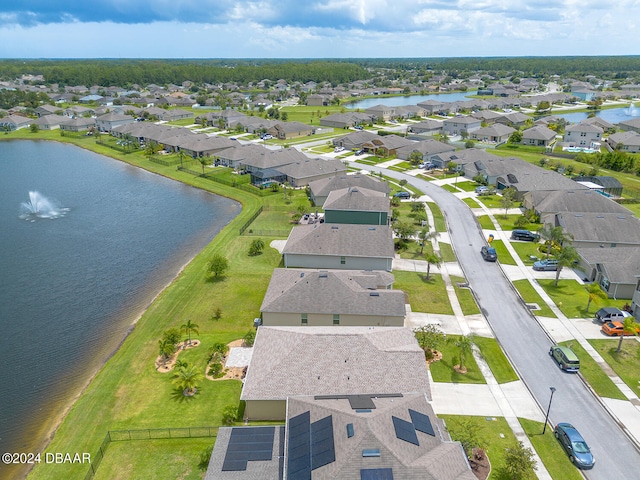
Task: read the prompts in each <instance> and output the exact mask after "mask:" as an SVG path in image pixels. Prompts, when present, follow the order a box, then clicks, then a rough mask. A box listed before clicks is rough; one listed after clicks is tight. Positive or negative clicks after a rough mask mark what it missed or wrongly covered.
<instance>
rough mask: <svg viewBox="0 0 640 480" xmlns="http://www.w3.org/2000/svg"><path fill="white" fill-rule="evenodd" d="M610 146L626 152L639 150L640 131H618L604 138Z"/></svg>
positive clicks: (637, 151)
mask: <svg viewBox="0 0 640 480" xmlns="http://www.w3.org/2000/svg"><path fill="white" fill-rule="evenodd" d="M604 141H605V142H607V143H608V144H609V145H610V146H611V148H613V149H614V150H620V151H622V152H626V153H639V152H640V133H638V132H635V131H626V132H618V133H613V134H611V135H609V136H608V137H607V138H605V139H604Z"/></svg>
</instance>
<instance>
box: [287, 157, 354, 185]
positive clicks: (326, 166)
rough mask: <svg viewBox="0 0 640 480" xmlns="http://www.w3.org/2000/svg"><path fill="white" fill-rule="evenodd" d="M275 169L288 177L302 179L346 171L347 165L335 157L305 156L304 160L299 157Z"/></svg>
mask: <svg viewBox="0 0 640 480" xmlns="http://www.w3.org/2000/svg"><path fill="white" fill-rule="evenodd" d="M277 170H278V171H279V172H280V173H282V174H284V175H286V176H288V177H290V178H294V179H303V178H309V177H317V176H319V175H328V174H333V175H338V174H340V173H346V172H347V167H346V166H345V165H344V164H343V163H342V162H341V161H340V160H338V159H335V158H329V159H324V158H308V157H306V156H305V158H304V160H302V159H301V160H298V161H296V162H294V163H290V164H287V165H283V166H281V167H277Z"/></svg>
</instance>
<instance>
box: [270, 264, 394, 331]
mask: <svg viewBox="0 0 640 480" xmlns="http://www.w3.org/2000/svg"><path fill="white" fill-rule="evenodd" d="M393 280H394V279H393V275H392V274H391V273H387V272H380V271H377V272H373V271H358V270H309V269H298V268H276V269H275V270H274V271H273V274H272V275H271V280H270V282H269V286H268V287H267V292H266V293H265V296H264V300H263V301H262V306H261V307H260V313H261V317H262V325H264V326H315V327H329V326H332V325H340V326H345V325H347V326H361V327H364V326H386V327H402V326H404V317H405V300H404V292H402V291H401V290H391V285H392V284H393Z"/></svg>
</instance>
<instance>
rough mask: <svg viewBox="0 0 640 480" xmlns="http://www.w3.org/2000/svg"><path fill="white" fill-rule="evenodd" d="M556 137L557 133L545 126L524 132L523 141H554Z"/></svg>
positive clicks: (538, 126)
mask: <svg viewBox="0 0 640 480" xmlns="http://www.w3.org/2000/svg"><path fill="white" fill-rule="evenodd" d="M555 137H556V132H554V131H553V130H551V129H550V128H547V127H545V126H544V125H536V126H535V127H531V128H528V129H526V130H524V131H523V132H522V139H523V140H524V139H527V138H531V139H533V140H553V139H554V138H555Z"/></svg>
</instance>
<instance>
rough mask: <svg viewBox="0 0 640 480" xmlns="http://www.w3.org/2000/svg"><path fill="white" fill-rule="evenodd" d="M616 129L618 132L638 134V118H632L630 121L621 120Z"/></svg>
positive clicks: (639, 131) (639, 121)
mask: <svg viewBox="0 0 640 480" xmlns="http://www.w3.org/2000/svg"><path fill="white" fill-rule="evenodd" d="M618 127H620V130H622V131H625V132H636V133H640V117H638V118H632V119H630V120H623V121H622V122H619V123H618Z"/></svg>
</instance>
